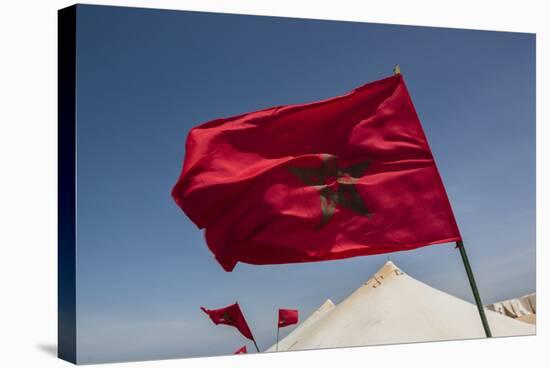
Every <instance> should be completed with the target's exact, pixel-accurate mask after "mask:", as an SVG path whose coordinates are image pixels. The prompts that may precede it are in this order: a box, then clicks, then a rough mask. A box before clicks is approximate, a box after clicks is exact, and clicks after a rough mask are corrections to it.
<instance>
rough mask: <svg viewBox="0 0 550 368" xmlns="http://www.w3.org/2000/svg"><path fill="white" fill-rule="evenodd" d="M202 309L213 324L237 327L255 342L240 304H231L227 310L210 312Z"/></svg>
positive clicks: (221, 309)
mask: <svg viewBox="0 0 550 368" xmlns="http://www.w3.org/2000/svg"><path fill="white" fill-rule="evenodd" d="M201 309H202V310H203V311H204V313H206V314H208V316H209V317H210V319H211V320H212V322H214V323H215V324H217V325H219V324H222V325H228V326H233V327H236V328H237V330H239V331H240V333H241V334H243V336H244V337H246V338H247V339H250V340H252V341H254V337H253V336H252V332H251V331H250V328H249V327H248V323H246V320H245V319H244V315H243V313H242V312H241V308H240V307H239V303H235V304H231V305H229V306H227V307H225V308H220V309H212V310H210V309H206V308H204V307H201Z"/></svg>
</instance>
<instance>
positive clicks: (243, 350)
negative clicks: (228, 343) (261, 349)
mask: <svg viewBox="0 0 550 368" xmlns="http://www.w3.org/2000/svg"><path fill="white" fill-rule="evenodd" d="M246 353H248V350H246V345H244V346H242V347H241V348H239V350H237V351H235V352H234V353H233V354H246Z"/></svg>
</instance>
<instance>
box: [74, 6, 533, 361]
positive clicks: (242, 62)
mask: <svg viewBox="0 0 550 368" xmlns="http://www.w3.org/2000/svg"><path fill="white" fill-rule="evenodd" d="M395 63H399V64H400V65H401V70H402V73H403V75H404V77H405V80H406V82H407V86H408V88H409V91H410V94H411V97H412V99H413V102H414V104H415V107H416V110H417V112H418V114H419V117H420V120H421V121H422V124H423V127H424V130H425V132H426V135H427V138H428V140H429V143H430V146H431V149H432V151H433V153H434V156H435V160H436V162H437V164H438V167H439V171H440V173H441V176H442V178H443V181H444V183H445V186H446V189H447V193H448V195H449V199H450V201H451V204H452V206H453V210H454V213H455V217H456V219H457V222H458V225H459V227H460V231H461V233H462V236H463V237H464V241H465V245H466V249H467V251H468V254H469V257H470V262H471V264H472V267H473V270H474V272H475V276H476V279H477V283H478V287H479V289H480V293H481V297H482V299H483V301H484V302H485V303H486V304H487V303H492V302H495V301H498V300H502V299H506V298H510V297H515V296H520V295H523V294H526V293H529V292H533V291H535V36H534V35H532V34H520V33H508V32H488V31H468V30H454V29H444V28H434V27H410V26H397V25H380V24H366V23H354V22H333V21H317V20H304V19H289V18H277V17H258V16H242V15H227V14H212V13H197V12H182V11H166V10H147V9H137V8H120V7H101V6H88V5H85V6H82V5H79V6H78V13H77V126H78V133H77V134H78V137H77V150H78V158H77V175H78V176H77V180H78V184H77V193H78V199H77V201H78V203H77V206H78V207H77V208H78V224H77V234H78V235H77V236H78V248H77V257H78V259H77V339H78V344H79V345H78V360H79V362H80V363H96V362H112V361H124V360H146V359H162V358H176V357H191V356H205V355H224V354H230V353H231V352H233V351H234V350H236V349H237V348H238V347H240V346H242V345H243V344H245V343H247V340H246V339H245V338H244V337H242V336H241V335H239V333H238V332H237V331H236V330H235V329H232V328H229V327H226V326H214V325H213V324H212V323H211V322H210V321H209V320H208V319H207V317H206V316H205V315H204V314H203V313H202V312H201V311H200V309H199V307H200V306H205V307H207V308H211V309H213V308H219V307H222V306H226V305H228V304H231V303H233V302H235V301H237V300H238V301H239V304H240V305H241V308H242V310H243V312H244V313H245V316H246V317H247V319H248V322H249V324H250V326H251V328H252V331H253V333H254V335H255V336H256V339H257V341H258V345H259V346H260V348H261V349H266V348H268V347H269V346H270V345H271V344H272V343H274V341H275V333H276V319H277V316H276V314H277V309H278V308H279V307H287V308H293V309H294V308H295V309H299V311H300V317H301V319H305V318H306V317H307V316H308V315H309V314H310V313H311V312H312V311H314V310H315V309H316V308H317V307H318V306H320V305H321V304H322V303H323V302H324V301H325V300H326V299H327V298H331V299H332V300H333V301H334V302H335V303H338V302H340V301H341V300H342V299H343V298H345V297H346V296H347V295H349V294H350V293H351V292H353V291H354V290H355V289H356V288H358V287H359V286H360V285H361V283H362V282H364V281H365V280H366V279H367V278H368V277H369V276H370V275H371V274H372V273H374V272H375V271H376V270H377V269H378V268H379V267H380V266H382V264H383V263H384V262H385V260H386V259H387V258H388V256H389V257H391V259H392V260H393V261H394V262H395V263H396V264H397V265H398V266H399V267H401V268H402V269H403V270H404V271H405V272H407V273H408V274H410V275H411V276H413V277H415V278H417V279H418V280H420V281H422V282H425V283H427V284H429V285H431V286H434V287H436V288H438V289H441V290H443V291H445V292H447V293H450V294H453V295H456V296H458V297H460V298H463V299H466V300H469V301H473V297H472V294H471V290H470V288H469V284H468V280H467V278H466V274H465V272H464V268H463V265H462V261H461V259H460V255H459V253H458V251H457V250H456V249H454V245H452V244H443V245H435V246H430V247H425V248H420V249H417V250H415V251H409V252H400V253H393V254H391V255H380V256H370V257H358V258H352V259H347V260H340V261H330V262H321V263H310V264H293V265H277V266H251V265H246V264H242V263H239V264H238V265H237V267H236V268H235V270H234V271H233V272H232V273H226V272H225V271H223V269H222V268H221V267H220V266H219V265H218V263H217V262H216V261H215V260H214V259H213V257H212V254H211V253H210V252H209V250H208V249H207V247H206V244H205V241H204V238H203V234H202V231H200V230H198V229H197V228H196V227H195V226H194V225H193V224H192V223H191V221H190V220H189V219H188V218H187V217H186V216H185V214H184V213H183V212H182V211H181V210H180V209H179V208H178V207H177V206H176V204H175V203H174V202H173V200H172V199H171V197H170V191H171V189H172V186H173V185H174V184H175V182H176V180H177V178H178V175H179V173H180V170H181V164H182V160H183V157H184V153H185V152H184V142H185V138H186V135H187V132H188V131H189V129H190V128H191V127H193V126H195V125H198V124H200V123H203V122H205V121H208V120H211V119H215V118H219V117H227V116H232V115H236V114H241V113H244V112H248V111H254V110H259V109H263V108H267V107H270V106H275V105H284V104H294V103H307V102H312V101H316V100H319V99H325V98H329V97H333V96H337V95H341V94H343V93H346V92H348V91H350V90H351V89H353V88H355V87H358V86H360V85H362V84H365V83H367V82H370V81H373V80H376V79H380V78H383V77H386V76H388V75H390V74H391V71H392V67H393V65H394V64H395ZM449 317H450V318H452V316H449ZM292 329H293V327H288V328H285V329H282V330H281V337H284V336H285V335H286V334H287V333H288V332H290V331H291V330H292ZM248 350H249V351H253V350H254V348H253V345H252V344H248Z"/></svg>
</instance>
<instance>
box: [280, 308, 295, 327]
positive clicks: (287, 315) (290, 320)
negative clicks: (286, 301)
mask: <svg viewBox="0 0 550 368" xmlns="http://www.w3.org/2000/svg"><path fill="white" fill-rule="evenodd" d="M296 323H298V311H297V310H296V309H279V327H285V326H290V325H295V324H296Z"/></svg>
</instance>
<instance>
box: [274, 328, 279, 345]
mask: <svg viewBox="0 0 550 368" xmlns="http://www.w3.org/2000/svg"><path fill="white" fill-rule="evenodd" d="M275 351H279V323H277V345H276V348H275Z"/></svg>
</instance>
